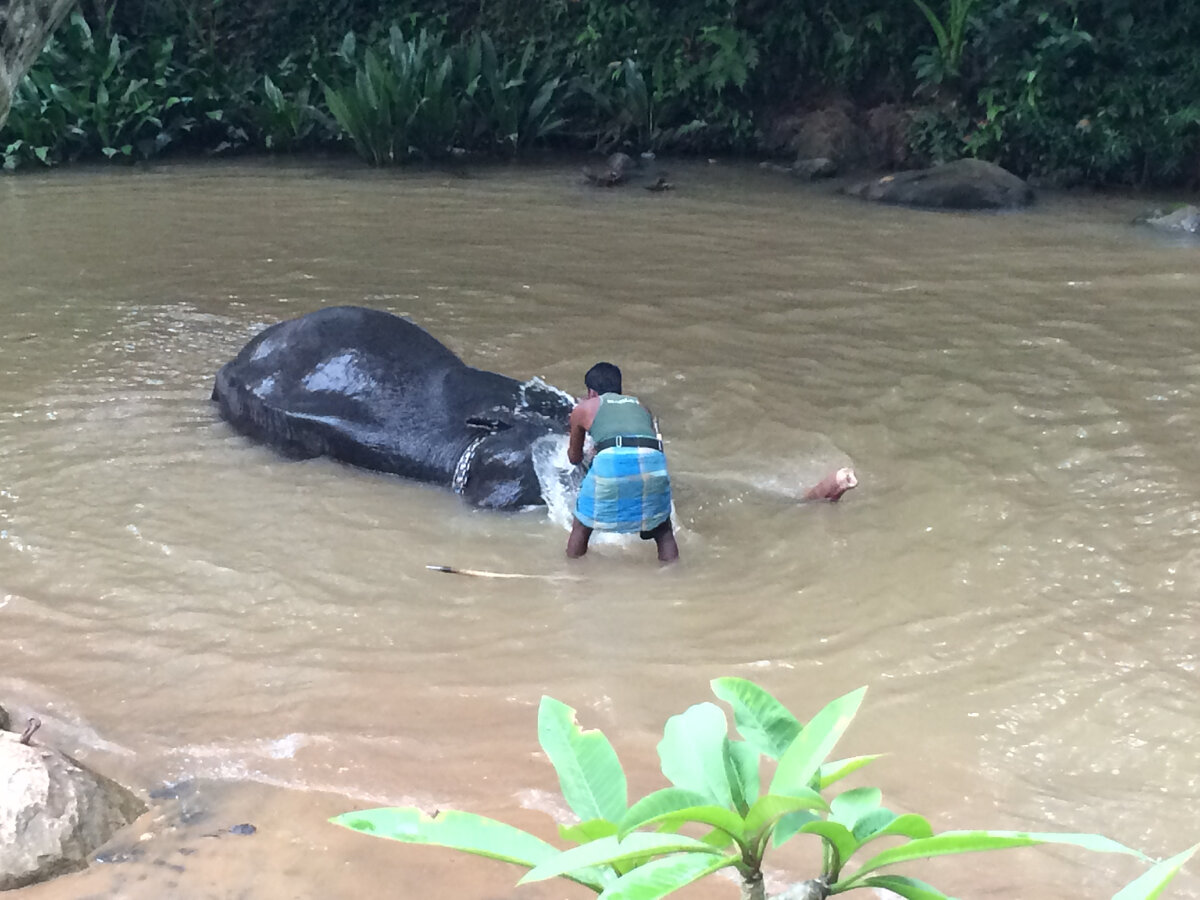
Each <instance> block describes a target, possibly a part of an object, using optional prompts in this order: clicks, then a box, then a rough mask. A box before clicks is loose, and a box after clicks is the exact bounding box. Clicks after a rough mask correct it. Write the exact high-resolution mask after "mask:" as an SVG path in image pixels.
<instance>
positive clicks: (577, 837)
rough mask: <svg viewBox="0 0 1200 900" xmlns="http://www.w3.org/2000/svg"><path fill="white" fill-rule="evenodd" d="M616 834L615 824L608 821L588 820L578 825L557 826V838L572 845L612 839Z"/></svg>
mask: <svg viewBox="0 0 1200 900" xmlns="http://www.w3.org/2000/svg"><path fill="white" fill-rule="evenodd" d="M616 833H617V826H616V824H615V823H613V822H610V821H609V820H608V819H588V821H586V822H580V823H579V824H578V825H559V826H558V836H559V837H560V838H562V839H563V840H564V841H570V842H571V843H573V844H586V843H587V842H588V841H595V840H599V839H600V838H606V837H612V836H613V835H614V834H616Z"/></svg>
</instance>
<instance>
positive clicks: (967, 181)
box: [845, 159, 1033, 209]
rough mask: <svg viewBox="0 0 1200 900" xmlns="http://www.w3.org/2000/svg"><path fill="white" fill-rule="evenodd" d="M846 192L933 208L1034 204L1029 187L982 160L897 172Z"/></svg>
mask: <svg viewBox="0 0 1200 900" xmlns="http://www.w3.org/2000/svg"><path fill="white" fill-rule="evenodd" d="M845 192H846V193H847V194H850V195H851V196H854V197H862V198H863V199H864V200H876V201H878V202H880V203H898V204H900V205H902V206H920V207H926V208H931V209H1015V208H1017V207H1021V206H1027V205H1029V204H1030V203H1031V202H1033V189H1032V188H1031V187H1030V186H1029V185H1027V184H1026V183H1025V182H1024V181H1022V180H1021V179H1020V178H1018V177H1017V176H1016V175H1014V174H1012V173H1011V172H1009V171H1008V170H1006V169H1002V168H1000V167H999V166H997V165H995V164H994V163H989V162H984V161H983V160H981V159H959V160H956V161H954V162H949V163H946V164H945V165H941V166H934V167H933V168H932V169H919V170H917V171H911V172H897V173H896V174H894V175H885V176H884V177H883V178H875V179H872V180H870V181H864V182H861V183H859V184H854V185H851V186H849V187H847V188H846V189H845Z"/></svg>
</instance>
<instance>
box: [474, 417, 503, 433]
mask: <svg viewBox="0 0 1200 900" xmlns="http://www.w3.org/2000/svg"><path fill="white" fill-rule="evenodd" d="M467 427H468V428H475V429H477V430H479V431H486V432H487V433H489V434H492V433H495V432H497V431H504V430H505V429H506V428H512V422H506V421H504V420H503V419H498V418H496V417H495V416H468V417H467Z"/></svg>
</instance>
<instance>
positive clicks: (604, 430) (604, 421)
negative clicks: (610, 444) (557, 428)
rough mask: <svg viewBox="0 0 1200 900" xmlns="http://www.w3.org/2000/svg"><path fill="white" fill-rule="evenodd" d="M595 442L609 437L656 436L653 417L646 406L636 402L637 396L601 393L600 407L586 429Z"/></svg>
mask: <svg viewBox="0 0 1200 900" xmlns="http://www.w3.org/2000/svg"><path fill="white" fill-rule="evenodd" d="M588 433H589V434H590V435H591V436H592V440H593V441H595V442H596V443H597V444H598V443H600V442H601V441H607V440H608V439H609V438H615V437H617V436H618V435H620V436H621V437H648V438H652V437H658V435H656V434H655V433H654V418H653V417H652V416H651V415H650V413H649V411H648V410H647V409H646V407H644V406H642V404H640V403H638V398H637V397H629V396H626V395H625V394H602V395H601V396H600V408H599V409H597V410H596V417H595V418H594V419H592V427H591V428H589V429H588Z"/></svg>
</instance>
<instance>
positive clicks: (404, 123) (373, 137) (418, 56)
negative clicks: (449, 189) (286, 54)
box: [322, 26, 459, 165]
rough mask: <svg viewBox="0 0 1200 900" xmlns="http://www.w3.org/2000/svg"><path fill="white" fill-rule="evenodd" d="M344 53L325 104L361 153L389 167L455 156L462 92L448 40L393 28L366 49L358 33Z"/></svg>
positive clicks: (328, 78) (330, 77)
mask: <svg viewBox="0 0 1200 900" xmlns="http://www.w3.org/2000/svg"><path fill="white" fill-rule="evenodd" d="M338 58H339V60H340V61H341V63H342V64H343V65H342V67H341V69H340V70H339V69H335V70H333V71H331V72H329V73H327V74H326V75H325V76H324V77H323V78H322V86H323V88H324V91H325V102H326V103H327V104H328V105H329V110H330V112H331V113H332V114H333V117H334V119H336V120H337V123H338V125H339V126H341V129H342V131H343V132H345V133H346V134H347V135H349V137H350V139H351V140H352V141H353V143H354V148H355V149H356V150H357V151H358V153H359V155H360V156H362V157H363V158H364V159H365V160H367V161H368V162H370V163H372V164H374V165H383V164H387V163H394V162H402V161H403V160H405V159H407V158H409V157H410V156H423V157H425V158H438V157H443V156H446V155H448V154H449V153H450V151H451V149H452V148H453V146H454V141H455V138H456V137H457V135H458V131H459V92H458V91H457V90H456V85H455V83H454V80H453V75H454V57H453V55H452V54H451V53H450V52H449V51H448V50H447V49H446V48H445V47H443V46H442V42H441V39H440V38H438V37H435V36H433V35H431V34H430V33H429V32H427V31H424V30H422V31H421V32H420V33H419V34H418V35H417V36H416V37H415V38H411V39H409V38H406V37H405V36H404V33H403V32H402V31H401V30H400V28H399V27H397V26H393V27H392V29H391V31H390V32H389V34H388V38H387V40H386V41H384V42H382V44H381V45H380V46H375V47H367V48H366V49H365V50H363V51H362V52H361V53H359V52H358V44H357V41H356V40H355V36H354V34H353V33H350V34H347V35H346V38H345V40H344V41H343V42H342V47H341V50H340V51H339V53H338Z"/></svg>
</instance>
